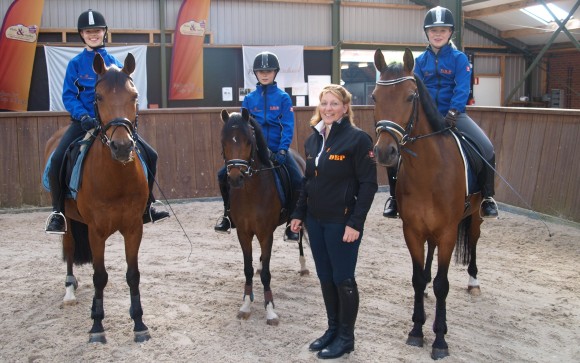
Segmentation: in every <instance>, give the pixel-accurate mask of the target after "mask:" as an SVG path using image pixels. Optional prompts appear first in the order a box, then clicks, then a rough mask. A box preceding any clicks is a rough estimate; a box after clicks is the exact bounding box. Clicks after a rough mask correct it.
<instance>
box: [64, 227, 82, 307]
mask: <svg viewBox="0 0 580 363" xmlns="http://www.w3.org/2000/svg"><path fill="white" fill-rule="evenodd" d="M69 225H70V224H69ZM74 256H75V240H74V238H73V236H72V231H71V230H70V229H69V231H68V232H67V233H66V234H65V235H64V236H63V237H62V257H63V259H64V260H65V262H66V278H65V281H64V288H65V293H64V298H63V301H62V302H63V304H64V305H74V304H76V303H77V298H76V296H75V290H76V289H77V287H78V286H79V284H78V281H77V279H76V277H75V276H74V274H73V265H74Z"/></svg>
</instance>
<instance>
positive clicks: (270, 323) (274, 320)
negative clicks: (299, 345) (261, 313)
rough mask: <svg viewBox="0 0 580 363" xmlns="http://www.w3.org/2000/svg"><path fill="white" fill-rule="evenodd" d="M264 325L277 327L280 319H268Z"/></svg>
mask: <svg viewBox="0 0 580 363" xmlns="http://www.w3.org/2000/svg"><path fill="white" fill-rule="evenodd" d="M266 324H268V325H271V326H278V324H280V319H268V320H266Z"/></svg>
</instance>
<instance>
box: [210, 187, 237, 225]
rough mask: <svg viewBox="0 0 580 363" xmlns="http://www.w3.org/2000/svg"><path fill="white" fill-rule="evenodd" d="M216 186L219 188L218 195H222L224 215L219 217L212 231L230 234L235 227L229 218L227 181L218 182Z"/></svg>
mask: <svg viewBox="0 0 580 363" xmlns="http://www.w3.org/2000/svg"><path fill="white" fill-rule="evenodd" d="M218 179H219V178H218ZM218 184H219V187H220V193H221V194H222V199H223V200H224V215H223V216H222V217H220V219H219V220H218V222H217V223H216V225H215V227H214V228H213V229H214V230H215V231H216V232H219V233H230V229H231V228H236V226H235V225H234V222H233V221H232V220H231V218H230V192H229V189H228V182H227V179H226V180H225V181H224V180H218Z"/></svg>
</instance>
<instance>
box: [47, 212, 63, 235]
mask: <svg viewBox="0 0 580 363" xmlns="http://www.w3.org/2000/svg"><path fill="white" fill-rule="evenodd" d="M54 216H61V217H62V220H63V221H64V232H60V231H48V230H47V229H48V225H49V224H50V222H51V221H52V218H53V217H54ZM67 230H68V228H67V224H66V217H65V216H64V214H62V213H61V212H56V211H52V213H50V215H49V216H48V218H46V222H45V224H44V232H46V233H47V234H65V233H66V231H67Z"/></svg>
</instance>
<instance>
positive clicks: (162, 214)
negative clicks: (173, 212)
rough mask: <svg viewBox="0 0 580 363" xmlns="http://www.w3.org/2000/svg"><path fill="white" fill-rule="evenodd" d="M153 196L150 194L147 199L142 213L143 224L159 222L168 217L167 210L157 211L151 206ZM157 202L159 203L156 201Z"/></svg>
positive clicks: (153, 199) (153, 200)
mask: <svg viewBox="0 0 580 363" xmlns="http://www.w3.org/2000/svg"><path fill="white" fill-rule="evenodd" d="M155 202H156V201H155V198H153V195H151V196H150V198H149V201H148V202H147V207H146V208H145V213H143V224H145V223H149V222H153V223H155V222H161V221H162V220H164V219H167V218H169V212H167V211H164V210H163V211H159V210H156V209H155V207H152V206H151V204H152V203H155ZM157 203H161V202H159V201H157Z"/></svg>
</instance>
